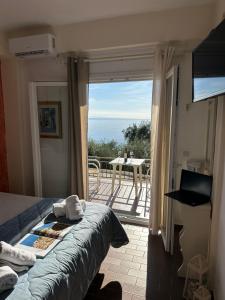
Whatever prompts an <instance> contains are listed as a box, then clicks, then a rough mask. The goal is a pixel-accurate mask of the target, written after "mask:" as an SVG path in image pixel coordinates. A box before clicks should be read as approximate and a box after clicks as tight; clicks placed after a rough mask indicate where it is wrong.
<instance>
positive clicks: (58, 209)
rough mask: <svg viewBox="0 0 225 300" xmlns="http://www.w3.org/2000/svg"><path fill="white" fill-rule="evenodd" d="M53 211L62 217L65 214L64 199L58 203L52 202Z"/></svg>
mask: <svg viewBox="0 0 225 300" xmlns="http://www.w3.org/2000/svg"><path fill="white" fill-rule="evenodd" d="M53 213H54V215H55V216H56V218H58V217H63V216H65V215H66V202H65V200H64V201H62V202H60V203H54V204H53Z"/></svg>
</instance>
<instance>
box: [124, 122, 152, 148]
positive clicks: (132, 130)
mask: <svg viewBox="0 0 225 300" xmlns="http://www.w3.org/2000/svg"><path fill="white" fill-rule="evenodd" d="M122 132H123V135H124V138H125V140H126V141H127V142H128V143H131V142H134V141H135V140H137V141H138V140H139V141H144V140H148V141H150V122H141V123H140V124H139V125H138V126H137V125H136V124H135V123H134V124H133V125H132V126H129V127H128V128H126V129H124V130H122Z"/></svg>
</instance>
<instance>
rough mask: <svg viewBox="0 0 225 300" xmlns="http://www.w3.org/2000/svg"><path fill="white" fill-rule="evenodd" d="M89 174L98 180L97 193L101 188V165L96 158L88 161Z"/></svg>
mask: <svg viewBox="0 0 225 300" xmlns="http://www.w3.org/2000/svg"><path fill="white" fill-rule="evenodd" d="M88 174H89V176H90V175H91V176H93V177H96V179H97V192H98V191H99V186H100V175H101V164H100V161H98V160H97V159H94V158H89V159H88Z"/></svg>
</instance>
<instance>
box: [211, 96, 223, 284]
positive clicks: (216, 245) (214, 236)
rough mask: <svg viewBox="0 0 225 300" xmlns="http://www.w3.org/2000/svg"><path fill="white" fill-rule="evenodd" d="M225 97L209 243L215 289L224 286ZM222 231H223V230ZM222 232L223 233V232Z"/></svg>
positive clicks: (217, 139)
mask: <svg viewBox="0 0 225 300" xmlns="http://www.w3.org/2000/svg"><path fill="white" fill-rule="evenodd" d="M224 128H225V96H221V97H219V98H218V104H217V121H216V134H215V154H214V166H213V195H212V206H213V210H212V223H211V234H210V236H211V237H210V242H209V266H210V272H209V284H210V287H211V288H212V287H214V288H215V289H216V288H217V287H218V286H219V285H220V284H222V282H221V283H220V282H218V278H219V274H218V272H220V270H219V269H222V268H223V266H222V265H220V261H219V260H218V257H221V254H222V252H224V250H223V248H221V245H220V244H221V236H223V235H224V228H222V226H221V224H222V221H221V220H224V214H223V212H224V209H223V201H224V196H225V135H224ZM221 229H222V230H221ZM221 231H222V232H221Z"/></svg>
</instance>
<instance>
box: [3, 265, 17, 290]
mask: <svg viewBox="0 0 225 300" xmlns="http://www.w3.org/2000/svg"><path fill="white" fill-rule="evenodd" d="M17 281H18V275H17V274H16V273H15V272H14V271H13V270H12V269H11V268H10V267H8V266H4V267H0V293H1V292H3V291H5V290H8V289H12V288H13V287H14V286H15V284H16V283H17Z"/></svg>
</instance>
